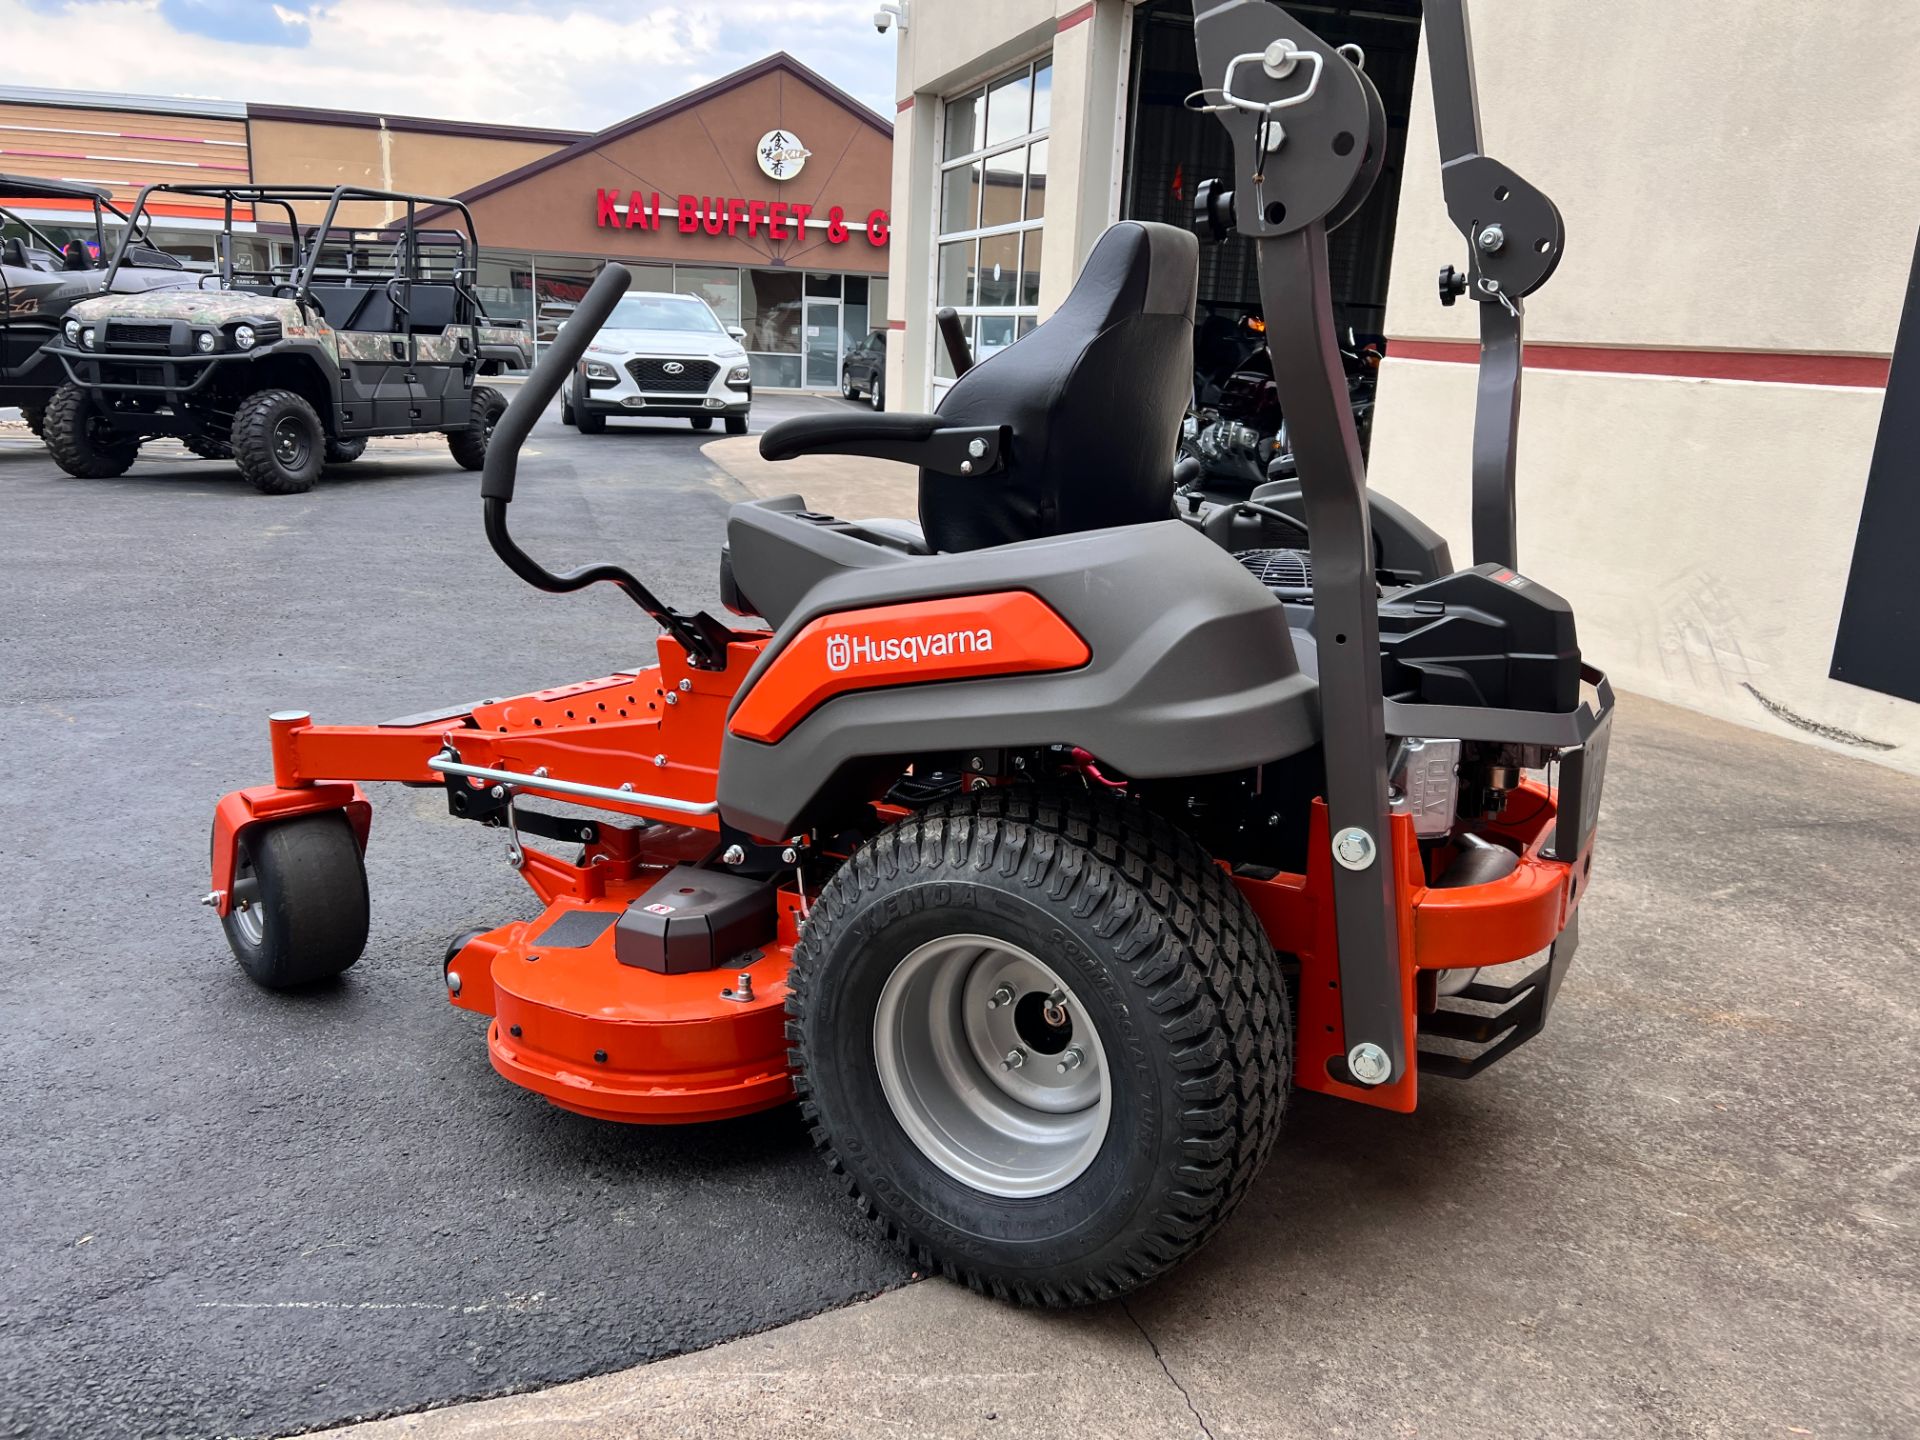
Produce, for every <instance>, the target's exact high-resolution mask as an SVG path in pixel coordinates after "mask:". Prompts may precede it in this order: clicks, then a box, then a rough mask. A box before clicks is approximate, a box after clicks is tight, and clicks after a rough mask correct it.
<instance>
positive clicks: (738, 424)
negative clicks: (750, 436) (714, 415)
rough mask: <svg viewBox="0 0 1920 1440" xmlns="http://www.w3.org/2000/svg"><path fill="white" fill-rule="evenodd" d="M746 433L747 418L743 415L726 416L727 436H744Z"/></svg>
mask: <svg viewBox="0 0 1920 1440" xmlns="http://www.w3.org/2000/svg"><path fill="white" fill-rule="evenodd" d="M746 433H747V417H746V416H744V415H729V416H727V434H729V435H744V434H746Z"/></svg>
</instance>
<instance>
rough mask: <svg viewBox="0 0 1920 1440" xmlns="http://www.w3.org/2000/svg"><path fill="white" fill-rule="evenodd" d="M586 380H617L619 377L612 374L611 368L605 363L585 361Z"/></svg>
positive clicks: (602, 361)
mask: <svg viewBox="0 0 1920 1440" xmlns="http://www.w3.org/2000/svg"><path fill="white" fill-rule="evenodd" d="M587 378H588V379H589V380H617V379H619V378H620V377H619V376H618V375H616V374H614V370H613V366H611V365H609V364H607V362H606V361H604V360H589V361H587Z"/></svg>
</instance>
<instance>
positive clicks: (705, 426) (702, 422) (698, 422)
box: [687, 415, 713, 430]
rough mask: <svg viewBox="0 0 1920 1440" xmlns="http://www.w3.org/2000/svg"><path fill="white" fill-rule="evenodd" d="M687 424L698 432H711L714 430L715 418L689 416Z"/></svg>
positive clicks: (709, 416)
mask: <svg viewBox="0 0 1920 1440" xmlns="http://www.w3.org/2000/svg"><path fill="white" fill-rule="evenodd" d="M687 422H688V423H689V424H690V425H692V426H693V428H694V429H696V430H711V429H712V428H713V417H712V416H711V415H689V416H688V417H687Z"/></svg>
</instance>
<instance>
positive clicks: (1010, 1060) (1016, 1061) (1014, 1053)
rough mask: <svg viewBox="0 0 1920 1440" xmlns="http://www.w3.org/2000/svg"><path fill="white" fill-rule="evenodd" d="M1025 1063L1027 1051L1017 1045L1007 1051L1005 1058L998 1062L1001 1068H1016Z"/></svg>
mask: <svg viewBox="0 0 1920 1440" xmlns="http://www.w3.org/2000/svg"><path fill="white" fill-rule="evenodd" d="M1026 1063H1027V1052H1026V1051H1024V1050H1022V1049H1020V1048H1018V1047H1017V1046H1016V1047H1015V1048H1014V1049H1012V1050H1009V1051H1007V1058H1006V1059H1004V1060H1002V1061H1001V1062H1000V1068H1001V1069H1002V1070H1018V1069H1019V1068H1020V1067H1021V1066H1022V1065H1024V1064H1026Z"/></svg>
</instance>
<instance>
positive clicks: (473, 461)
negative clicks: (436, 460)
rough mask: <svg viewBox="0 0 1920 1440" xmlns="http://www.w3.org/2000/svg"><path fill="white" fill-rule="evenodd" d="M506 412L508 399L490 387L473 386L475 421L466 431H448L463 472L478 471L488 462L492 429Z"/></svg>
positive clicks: (472, 421) (470, 422) (451, 446)
mask: <svg viewBox="0 0 1920 1440" xmlns="http://www.w3.org/2000/svg"><path fill="white" fill-rule="evenodd" d="M506 413H507V401H506V397H505V396H504V395H502V394H501V393H500V392H499V391H498V390H495V389H494V388H493V387H492V386H491V385H476V386H474V387H473V418H472V419H470V420H469V421H468V422H467V428H466V429H464V430H450V431H448V432H447V448H448V449H449V450H451V451H452V452H453V458H454V459H455V460H457V461H459V462H460V468H461V469H463V470H478V469H480V468H481V467H482V466H484V465H485V464H486V463H487V445H488V444H489V442H491V441H492V439H493V427H494V426H495V425H498V424H499V423H500V417H501V416H502V415H504V414H506Z"/></svg>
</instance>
